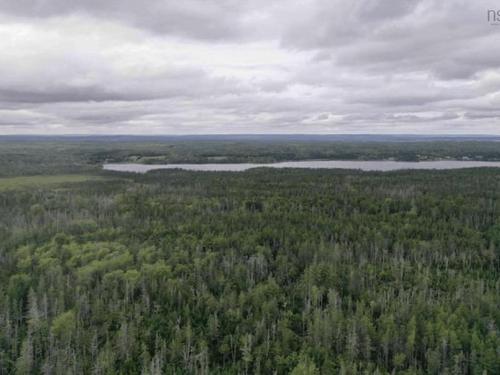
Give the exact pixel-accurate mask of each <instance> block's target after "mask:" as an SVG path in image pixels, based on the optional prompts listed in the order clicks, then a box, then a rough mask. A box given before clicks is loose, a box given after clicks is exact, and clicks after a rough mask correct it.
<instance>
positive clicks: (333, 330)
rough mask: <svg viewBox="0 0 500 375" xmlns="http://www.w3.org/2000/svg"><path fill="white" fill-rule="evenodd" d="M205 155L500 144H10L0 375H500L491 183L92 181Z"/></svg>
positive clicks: (441, 174)
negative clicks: (121, 166) (134, 166)
mask: <svg viewBox="0 0 500 375" xmlns="http://www.w3.org/2000/svg"><path fill="white" fill-rule="evenodd" d="M213 157H217V158H219V159H221V158H226V159H221V160H229V161H233V162H234V161H274V160H285V159H286V160H297V159H300V158H309V159H312V158H338V159H342V158H355V159H373V158H395V159H397V160H415V159H417V160H422V159H426V158H430V159H433V158H446V157H451V158H463V157H467V158H475V159H478V158H479V159H483V160H497V158H500V145H499V144H498V143H494V142H437V143H436V142H429V143H422V142H421V143H391V144H382V143H369V144H354V143H345V142H344V143H328V142H325V143H323V144H312V143H300V142H298V143H295V144H288V143H286V144H285V143H272V144H264V143H241V144H240V143H237V142H226V143H220V142H219V143H217V142H212V141H210V142H208V141H205V142H201V143H199V144H195V142H194V143H193V142H192V141H190V142H178V143H176V142H171V143H141V142H130V143H112V144H111V143H106V142H76V141H71V142H69V141H68V142H63V141H57V142H56V141H47V142H3V143H0V374H151V375H157V374H293V375H302V374H306V375H308V374H318V375H319V374H345V375H347V374H380V375H382V374H407V375H410V374H414V375H417V374H418V375H420V374H422V375H423V374H449V375H453V374H471V375H484V374H486V375H488V374H500V329H499V327H500V278H499V274H500V170H499V169H496V168H477V169H461V170H454V171H432V170H427V171H417V170H413V171H396V172H360V171H355V170H303V169H282V170H277V169H268V168H258V169H252V170H249V171H246V172H237V173H234V172H189V171H180V170H163V171H154V172H149V173H147V174H143V175H141V174H132V173H117V172H109V171H102V170H101V168H100V165H101V164H102V163H103V162H105V161H115V162H116V161H118V162H119V161H130V160H139V161H142V162H154V160H158V159H160V160H162V162H165V161H167V162H174V161H183V162H186V161H189V162H207V160H210V158H213ZM148 158H149V159H148ZM219 159H217V160H219Z"/></svg>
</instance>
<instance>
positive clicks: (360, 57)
mask: <svg viewBox="0 0 500 375" xmlns="http://www.w3.org/2000/svg"><path fill="white" fill-rule="evenodd" d="M496 8H498V5H497V3H496V2H494V1H487V0H478V1H474V2H471V1H466V0H450V1H447V2H443V1H438V0H386V1H377V0H353V1H343V0H329V1H326V0H307V1H303V0H278V1H273V2H268V1H264V0H254V1H248V2H242V1H239V0H186V1H169V0H153V1H150V2H147V4H145V3H143V2H139V1H135V0H109V1H97V0H87V1H77V0H75V1H67V0H64V1H63V0H50V1H49V0H18V1H9V0H0V133H16V132H21V133H22V132H25V133H30V132H31V133H33V132H34V133H139V134H144V133H176V134H181V133H221V132H223V133H227V132H229V133H231V132H235V133H241V132H262V133H277V132H343V133H349V132H396V133H399V132H403V133H404V132H416V131H417V132H419V133H421V132H422V131H425V132H429V133H443V132H451V133H453V132H458V133H481V132H483V133H500V117H499V114H498V108H500V52H499V51H498V49H497V48H496V45H497V44H498V40H499V38H500V28H499V27H495V26H491V25H490V24H489V22H487V19H486V15H487V14H486V12H487V9H496Z"/></svg>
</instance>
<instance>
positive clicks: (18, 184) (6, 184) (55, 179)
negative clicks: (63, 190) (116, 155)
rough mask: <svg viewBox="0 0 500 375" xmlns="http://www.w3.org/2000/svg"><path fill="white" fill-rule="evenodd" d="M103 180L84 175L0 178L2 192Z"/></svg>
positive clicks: (98, 177)
mask: <svg viewBox="0 0 500 375" xmlns="http://www.w3.org/2000/svg"><path fill="white" fill-rule="evenodd" d="M103 179H105V177H100V176H91V175H82V174H68V175H38V176H21V177H7V178H0V191H3V190H12V189H19V188H26V187H42V186H47V185H57V184H63V183H72V182H85V181H90V180H103Z"/></svg>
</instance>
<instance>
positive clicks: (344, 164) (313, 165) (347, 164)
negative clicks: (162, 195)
mask: <svg viewBox="0 0 500 375" xmlns="http://www.w3.org/2000/svg"><path fill="white" fill-rule="evenodd" d="M260 167H267V168H308V169H320V168H326V169H335V168H337V169H360V170H363V171H395V170H400V169H459V168H478V167H497V168H500V161H466V160H437V161H421V162H407V161H390V160H368V161H359V160H304V161H285V162H279V163H269V164H252V163H238V164H221V163H219V164H217V163H215V164H134V163H130V164H104V166H103V168H104V169H105V170H109V171H117V172H135V173H146V172H149V171H152V170H155V169H184V170H187V171H218V172H219V171H228V172H242V171H246V170H248V169H251V168H260Z"/></svg>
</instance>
